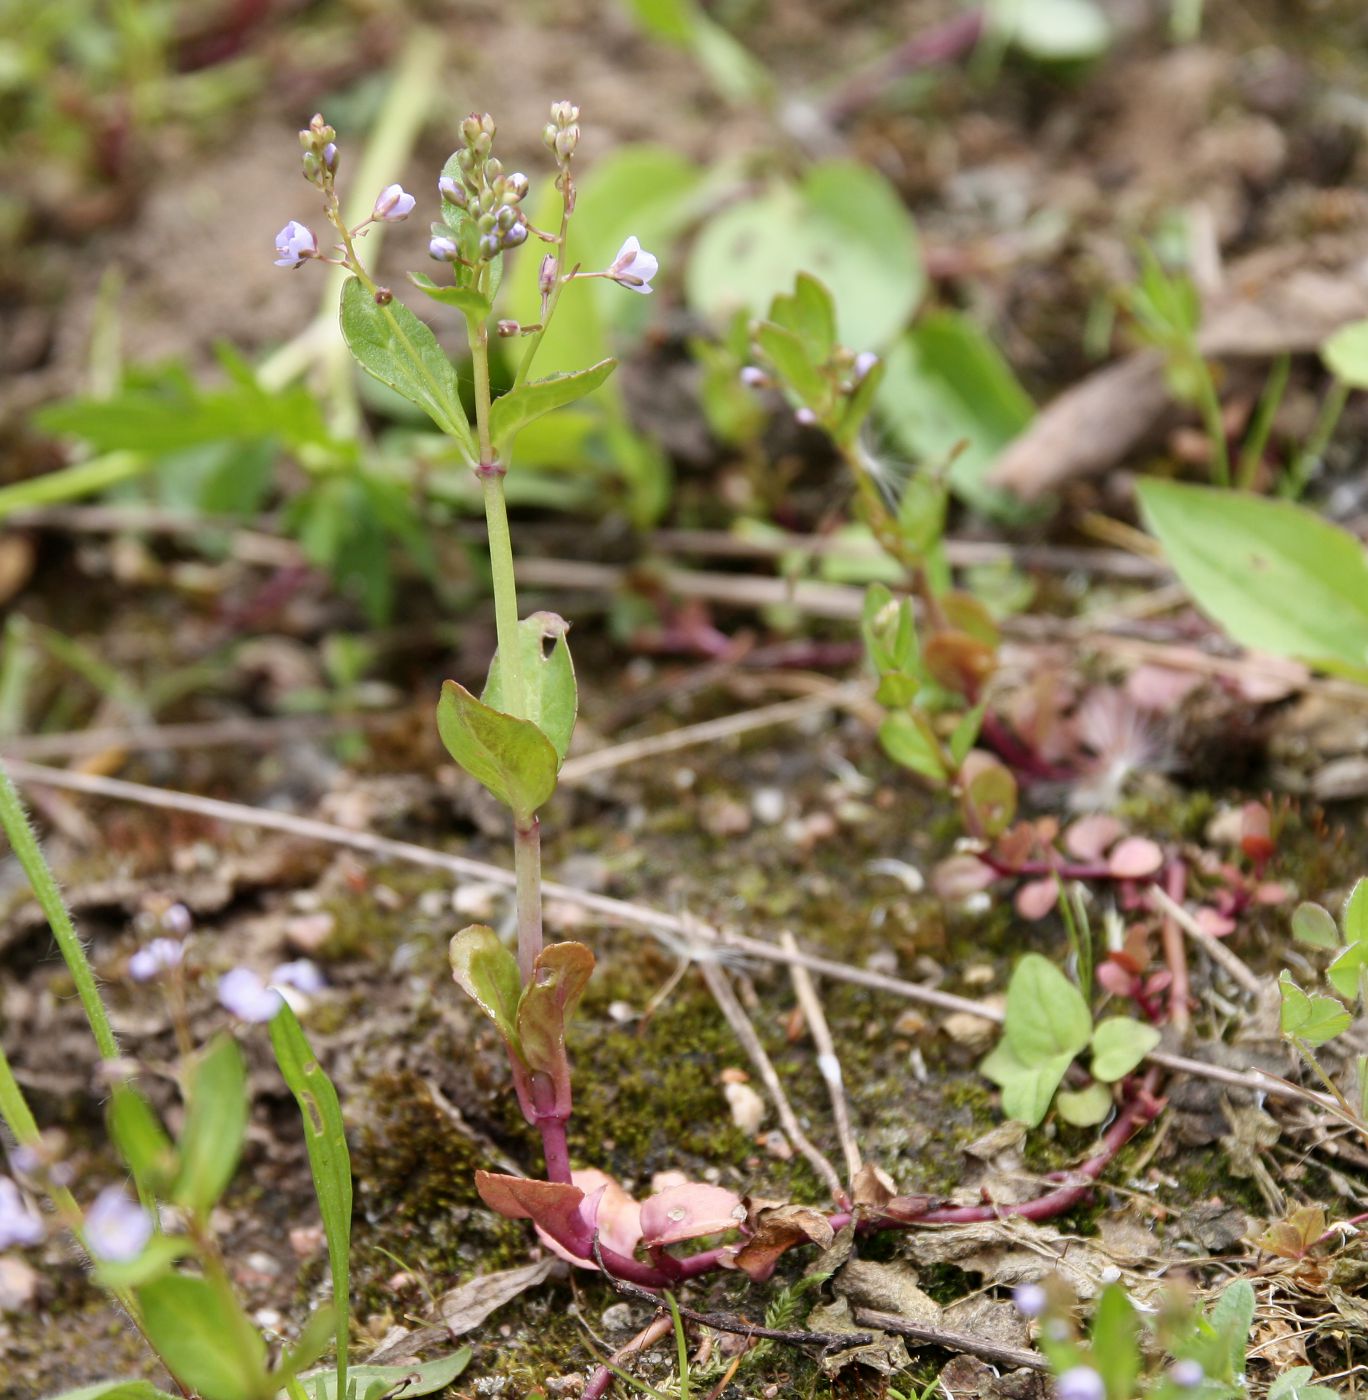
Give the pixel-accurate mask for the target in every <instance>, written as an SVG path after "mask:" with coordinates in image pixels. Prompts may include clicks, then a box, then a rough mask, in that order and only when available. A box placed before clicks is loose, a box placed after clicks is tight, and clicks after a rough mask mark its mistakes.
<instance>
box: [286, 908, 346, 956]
mask: <svg viewBox="0 0 1368 1400" xmlns="http://www.w3.org/2000/svg"><path fill="white" fill-rule="evenodd" d="M336 927H337V920H336V919H334V918H333V916H332V915H331V914H329V913H327V912H326V911H320V912H319V913H316V914H296V915H295V916H294V917H293V918H290V919H287V920H286V921H285V941H286V943H288V944H289V945H290V947H291V948H293V949H294V950H295V952H297V953H317V952H318V951H319V949H321V948H322V947H323V945H324V944H325V943H326V942H327V941H328V939H330V938H331V937H332V935H333V930H334V929H335V928H336Z"/></svg>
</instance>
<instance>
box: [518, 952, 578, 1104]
mask: <svg viewBox="0 0 1368 1400" xmlns="http://www.w3.org/2000/svg"><path fill="white" fill-rule="evenodd" d="M593 970H594V955H593V953H591V952H590V951H589V949H588V948H586V947H585V946H584V944H583V943H549V944H547V946H546V947H545V948H543V949H542V950H541V952H540V953H539V954H538V955H537V962H536V969H535V971H534V972H533V974H532V981H531V982H530V983H528V985H527V986H526V987H525V988H524V989H523V993H522V999H521V1000H520V1001H519V1002H518V1021H517V1024H518V1040H519V1042H520V1043H521V1045H522V1052H523V1059H524V1060H525V1061H526V1063H527V1067H528V1068H529V1069H531V1070H534V1071H535V1070H540V1071H541V1072H542V1073H544V1074H549V1075H550V1076H551V1077H552V1079H553V1080H559V1079H560V1078H561V1076H562V1075H563V1074H564V1067H565V1027H566V1024H567V1023H568V1022H569V1020H570V1018H571V1017H572V1016H573V1015H574V1014H575V1007H576V1006H578V1005H579V999H580V997H581V996H583V994H584V989H585V987H586V986H587V985H588V983H589V976H590V974H591V973H592V972H593Z"/></svg>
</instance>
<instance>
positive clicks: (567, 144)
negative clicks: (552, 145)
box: [556, 126, 580, 160]
mask: <svg viewBox="0 0 1368 1400" xmlns="http://www.w3.org/2000/svg"><path fill="white" fill-rule="evenodd" d="M579 137H580V129H579V127H577V126H567V127H566V128H565V129H564V130H563V131H558V132H557V133H556V155H557V157H558V158H559V159H560V160H569V159H570V157H571V156H572V155H574V154H575V147H576V146H578V145H579Z"/></svg>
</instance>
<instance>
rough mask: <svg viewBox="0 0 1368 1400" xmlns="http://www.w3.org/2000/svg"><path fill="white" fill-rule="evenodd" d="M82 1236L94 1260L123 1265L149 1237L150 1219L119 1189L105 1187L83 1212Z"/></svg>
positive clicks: (119, 1187)
mask: <svg viewBox="0 0 1368 1400" xmlns="http://www.w3.org/2000/svg"><path fill="white" fill-rule="evenodd" d="M85 1235H86V1243H87V1244H89V1246H90V1252H91V1253H92V1254H94V1255H95V1256H96V1257H97V1258H100V1259H106V1260H108V1261H109V1262H110V1263H113V1264H123V1263H126V1262H127V1261H128V1260H130V1259H136V1258H137V1257H138V1255H140V1254H141V1253H142V1252H143V1248H144V1246H145V1245H146V1244H147V1242H148V1240H150V1239H151V1238H152V1217H151V1216H150V1215H148V1213H147V1212H146V1211H145V1210H144V1209H143V1208H142V1207H141V1206H140V1205H139V1204H138V1203H137V1202H136V1201H132V1200H130V1199H129V1198H128V1195H127V1194H126V1192H125V1191H124V1189H123V1187H122V1186H106V1187H105V1189H104V1190H103V1191H101V1192H100V1194H99V1195H98V1196H96V1197H95V1203H94V1205H92V1206H91V1207H90V1209H89V1210H88V1211H86V1217H85Z"/></svg>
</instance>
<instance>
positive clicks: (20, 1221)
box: [0, 1176, 44, 1249]
mask: <svg viewBox="0 0 1368 1400" xmlns="http://www.w3.org/2000/svg"><path fill="white" fill-rule="evenodd" d="M43 1234H44V1230H43V1217H42V1216H41V1215H39V1214H38V1212H37V1211H36V1210H34V1209H33V1207H32V1206H31V1205H29V1203H28V1201H27V1200H25V1199H24V1193H23V1192H22V1191H20V1189H19V1188H18V1187H17V1186H16V1185H15V1184H14V1182H12V1181H11V1180H10V1179H9V1177H7V1176H0V1249H12V1248H13V1247H14V1246H15V1245H17V1244H18V1245H27V1244H38V1243H39V1242H40V1241H41V1240H42V1238H43Z"/></svg>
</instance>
